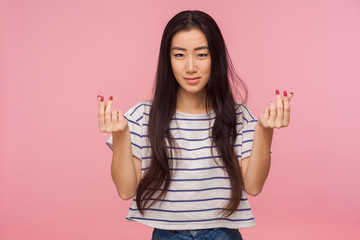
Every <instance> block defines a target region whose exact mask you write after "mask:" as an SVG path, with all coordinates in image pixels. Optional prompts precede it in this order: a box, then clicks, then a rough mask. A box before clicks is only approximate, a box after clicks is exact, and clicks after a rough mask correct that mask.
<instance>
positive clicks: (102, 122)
mask: <svg viewBox="0 0 360 240" xmlns="http://www.w3.org/2000/svg"><path fill="white" fill-rule="evenodd" d="M97 99H98V102H99V113H98V114H99V129H100V131H105V103H104V97H103V96H101V95H98V97H97Z"/></svg>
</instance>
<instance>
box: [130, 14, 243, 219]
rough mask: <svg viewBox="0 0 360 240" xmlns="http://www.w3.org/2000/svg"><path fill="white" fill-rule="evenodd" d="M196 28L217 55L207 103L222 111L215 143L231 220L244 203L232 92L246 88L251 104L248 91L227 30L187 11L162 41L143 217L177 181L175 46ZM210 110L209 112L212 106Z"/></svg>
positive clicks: (141, 198) (142, 186)
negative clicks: (172, 123) (231, 53)
mask: <svg viewBox="0 0 360 240" xmlns="http://www.w3.org/2000/svg"><path fill="white" fill-rule="evenodd" d="M193 28H197V29H200V30H201V31H202V32H203V33H204V34H205V36H206V38H207V41H208V45H209V51H210V56H211V74H210V79H209V82H208V84H207V86H206V90H207V91H206V100H208V99H209V100H210V101H211V104H212V108H213V110H214V112H215V113H216V118H215V122H214V125H213V128H212V137H213V138H212V141H213V142H212V145H213V146H215V147H216V150H217V152H218V154H219V156H220V157H221V160H222V163H223V166H224V167H225V171H226V173H227V174H228V176H229V178H230V185H231V197H230V200H229V201H228V204H227V205H226V207H225V208H224V210H223V213H225V216H229V215H231V214H232V213H233V212H234V211H236V210H237V207H238V205H239V203H240V200H241V193H242V187H243V180H242V176H241V171H240V166H239V162H238V159H237V156H236V154H235V151H234V145H235V141H236V136H237V131H236V121H237V118H236V103H235V100H234V96H233V93H232V88H234V87H236V88H238V87H240V88H242V89H243V90H244V91H243V92H244V94H243V95H242V96H240V98H241V101H242V102H245V101H246V97H247V87H246V85H245V83H244V82H243V81H241V79H240V78H239V77H238V75H237V74H236V72H235V70H234V68H233V65H232V62H231V59H230V57H229V54H228V51H227V48H226V45H225V42H224V39H223V37H222V34H221V31H220V29H219V27H218V25H217V24H216V22H215V21H214V19H212V18H211V17H210V16H209V15H208V14H206V13H204V12H201V11H183V12H180V13H178V14H177V15H175V16H174V17H173V18H172V19H171V20H170V21H169V22H168V24H167V25H166V27H165V30H164V33H163V35H162V39H161V45H160V54H159V60H158V67H157V73H156V82H155V86H154V93H153V95H154V96H153V101H152V107H151V110H150V116H149V123H148V134H149V138H150V144H151V163H150V166H149V168H148V169H147V170H146V171H145V173H144V176H143V178H142V180H141V181H140V183H139V186H138V189H137V193H136V204H137V207H138V209H139V211H140V212H141V214H144V211H145V210H146V209H147V208H149V207H151V206H152V205H153V204H155V203H156V202H158V201H159V200H161V199H162V198H163V197H164V196H165V194H166V192H167V190H168V189H169V186H170V183H171V172H170V168H171V166H169V163H170V164H172V162H171V161H169V158H172V155H173V153H172V151H169V150H168V147H167V145H169V146H174V145H175V143H174V141H173V140H172V136H171V134H170V131H169V124H170V121H171V120H172V118H173V117H174V114H175V111H176V100H177V90H178V87H179V84H178V83H177V81H176V79H175V77H174V74H173V71H172V67H171V60H170V47H171V41H172V37H173V36H174V34H175V33H177V32H179V31H181V30H191V29H193ZM231 83H232V85H231ZM233 90H234V89H233ZM235 90H236V89H235ZM206 106H207V108H208V104H206ZM159 189H161V191H160V190H159ZM158 191H160V193H158Z"/></svg>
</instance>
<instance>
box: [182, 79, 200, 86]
mask: <svg viewBox="0 0 360 240" xmlns="http://www.w3.org/2000/svg"><path fill="white" fill-rule="evenodd" d="M185 80H186V82H187V83H188V84H191V85H194V84H197V83H198V82H199V81H200V77H192V78H185Z"/></svg>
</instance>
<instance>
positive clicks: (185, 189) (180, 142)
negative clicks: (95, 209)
mask: <svg viewBox="0 0 360 240" xmlns="http://www.w3.org/2000/svg"><path fill="white" fill-rule="evenodd" d="M238 106H239V107H238V108H237V113H236V114H237V130H238V135H237V140H236V145H235V152H236V154H237V156H238V159H239V162H240V164H241V159H243V158H245V157H248V156H249V155H250V152H251V147H252V143H253V137H254V130H255V125H256V122H257V120H256V118H255V117H254V116H253V115H252V114H251V112H250V111H249V109H248V108H247V107H246V106H245V105H243V104H238ZM150 108H151V101H145V102H141V103H138V104H136V105H135V106H133V107H132V108H131V109H130V110H129V111H127V112H126V113H125V117H126V119H127V120H128V123H129V128H130V134H131V145H132V154H133V155H134V156H135V157H137V158H138V159H140V160H141V164H142V174H143V173H144V171H146V169H147V168H148V167H149V164H150V161H151V158H150V155H151V148H150V143H149V142H150V141H149V136H148V132H147V126H148V120H149V112H150ZM214 121H215V112H214V111H211V112H209V113H204V114H188V113H183V112H179V111H176V113H175V116H174V118H173V119H172V121H171V122H170V126H169V127H170V132H171V135H172V137H173V138H174V139H175V145H176V147H175V148H176V149H177V150H178V151H177V154H179V155H176V156H174V157H173V158H172V159H169V160H170V161H173V163H172V167H171V169H170V170H171V172H172V180H171V184H170V187H169V190H168V192H167V193H166V195H165V197H164V199H162V200H161V201H159V202H157V203H156V204H155V205H153V206H152V207H151V208H150V209H148V210H146V211H145V214H144V215H141V214H140V212H139V211H138V210H137V206H136V200H135V199H134V200H133V202H132V203H131V206H130V209H129V212H128V215H127V217H126V219H127V220H130V221H137V222H140V223H143V224H146V225H148V226H150V227H154V228H160V229H168V230H194V229H205V228H221V227H225V228H248V227H253V226H255V220H254V216H253V213H252V211H251V208H250V205H249V202H248V199H247V197H246V195H245V193H244V190H243V191H242V197H241V201H240V204H239V206H238V210H237V211H236V212H235V213H233V214H232V215H230V216H229V217H223V216H222V215H221V214H220V210H222V209H223V207H224V206H226V204H227V202H228V200H229V197H230V181H229V177H228V176H227V174H226V172H225V171H224V169H223V168H221V167H219V166H218V165H217V164H216V162H215V161H214V160H216V161H217V162H218V163H219V164H221V165H222V161H221V159H220V158H219V156H218V155H217V152H216V150H214V151H213V152H214V158H215V159H214V158H213V157H212V154H211V140H212V139H211V129H212V126H213V124H214ZM106 144H107V145H108V146H109V147H110V148H111V149H112V137H110V138H109V139H108V140H107V141H106ZM174 152H176V151H174ZM221 165H220V166H221ZM170 166H171V165H170Z"/></svg>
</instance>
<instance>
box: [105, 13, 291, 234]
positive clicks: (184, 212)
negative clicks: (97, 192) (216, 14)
mask: <svg viewBox="0 0 360 240" xmlns="http://www.w3.org/2000/svg"><path fill="white" fill-rule="evenodd" d="M232 83H233V84H232ZM237 83H240V84H237ZM155 84H156V85H155V88H154V89H155V91H154V96H153V99H152V100H151V101H145V102H140V103H138V104H136V105H135V106H133V107H132V108H131V109H130V110H128V111H127V112H126V113H125V115H124V114H123V113H122V112H121V111H116V110H115V111H112V110H111V107H112V103H113V97H110V98H109V101H107V102H104V97H103V96H100V95H99V96H98V101H99V128H100V131H101V132H107V133H111V134H112V136H111V137H110V138H109V139H108V140H107V141H106V143H107V145H108V146H109V147H110V148H111V149H112V150H113V159H112V168H111V173H112V178H113V181H114V183H115V185H116V188H117V191H118V193H119V195H120V197H121V198H122V199H124V200H127V199H132V198H134V199H133V202H132V204H131V206H130V209H129V213H128V216H127V219H128V220H131V221H137V222H140V223H143V224H146V225H148V226H151V227H154V232H153V239H242V237H241V234H240V232H239V230H238V229H239V228H246V227H252V226H255V221H254V216H253V214H252V211H251V208H250V205H249V202H248V200H247V198H246V195H245V193H247V194H249V195H252V196H255V195H257V194H259V193H260V192H261V190H262V187H263V185H264V182H265V180H266V178H267V175H268V172H269V168H270V147H271V141H272V136H273V130H274V128H281V127H286V126H288V124H289V120H290V104H289V102H290V99H291V97H292V95H293V94H292V93H290V94H289V95H287V92H286V91H284V94H283V97H282V96H281V95H280V93H279V91H278V90H276V102H277V104H276V105H277V106H276V107H275V104H274V103H270V104H269V107H268V108H267V109H265V111H264V113H263V114H262V115H261V116H260V117H259V121H258V120H257V119H256V118H255V117H254V116H253V114H252V113H251V112H250V111H249V109H248V108H247V107H246V106H245V105H244V102H245V100H246V94H247V92H246V87H245V84H244V83H243V82H242V81H241V80H240V79H239V78H238V77H237V75H236V73H235V71H234V70H233V67H232V64H231V60H230V57H229V55H228V53H227V50H226V46H225V42H224V39H223V37H222V34H221V31H220V29H219V27H218V26H217V24H216V23H215V21H214V20H213V19H212V18H211V17H210V16H209V15H207V14H206V13H204V12H200V11H183V12H180V13H178V14H177V15H176V16H174V17H173V18H172V19H171V20H170V21H169V22H168V24H167V26H166V27H165V30H164V33H163V36H162V40H161V46H160V54H159V62H158V68H157V75H156V83H155ZM232 86H237V87H242V88H243V89H244V90H245V91H244V93H243V95H242V99H243V100H242V103H237V102H235V100H234V95H233V92H232V89H233V88H232Z"/></svg>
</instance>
